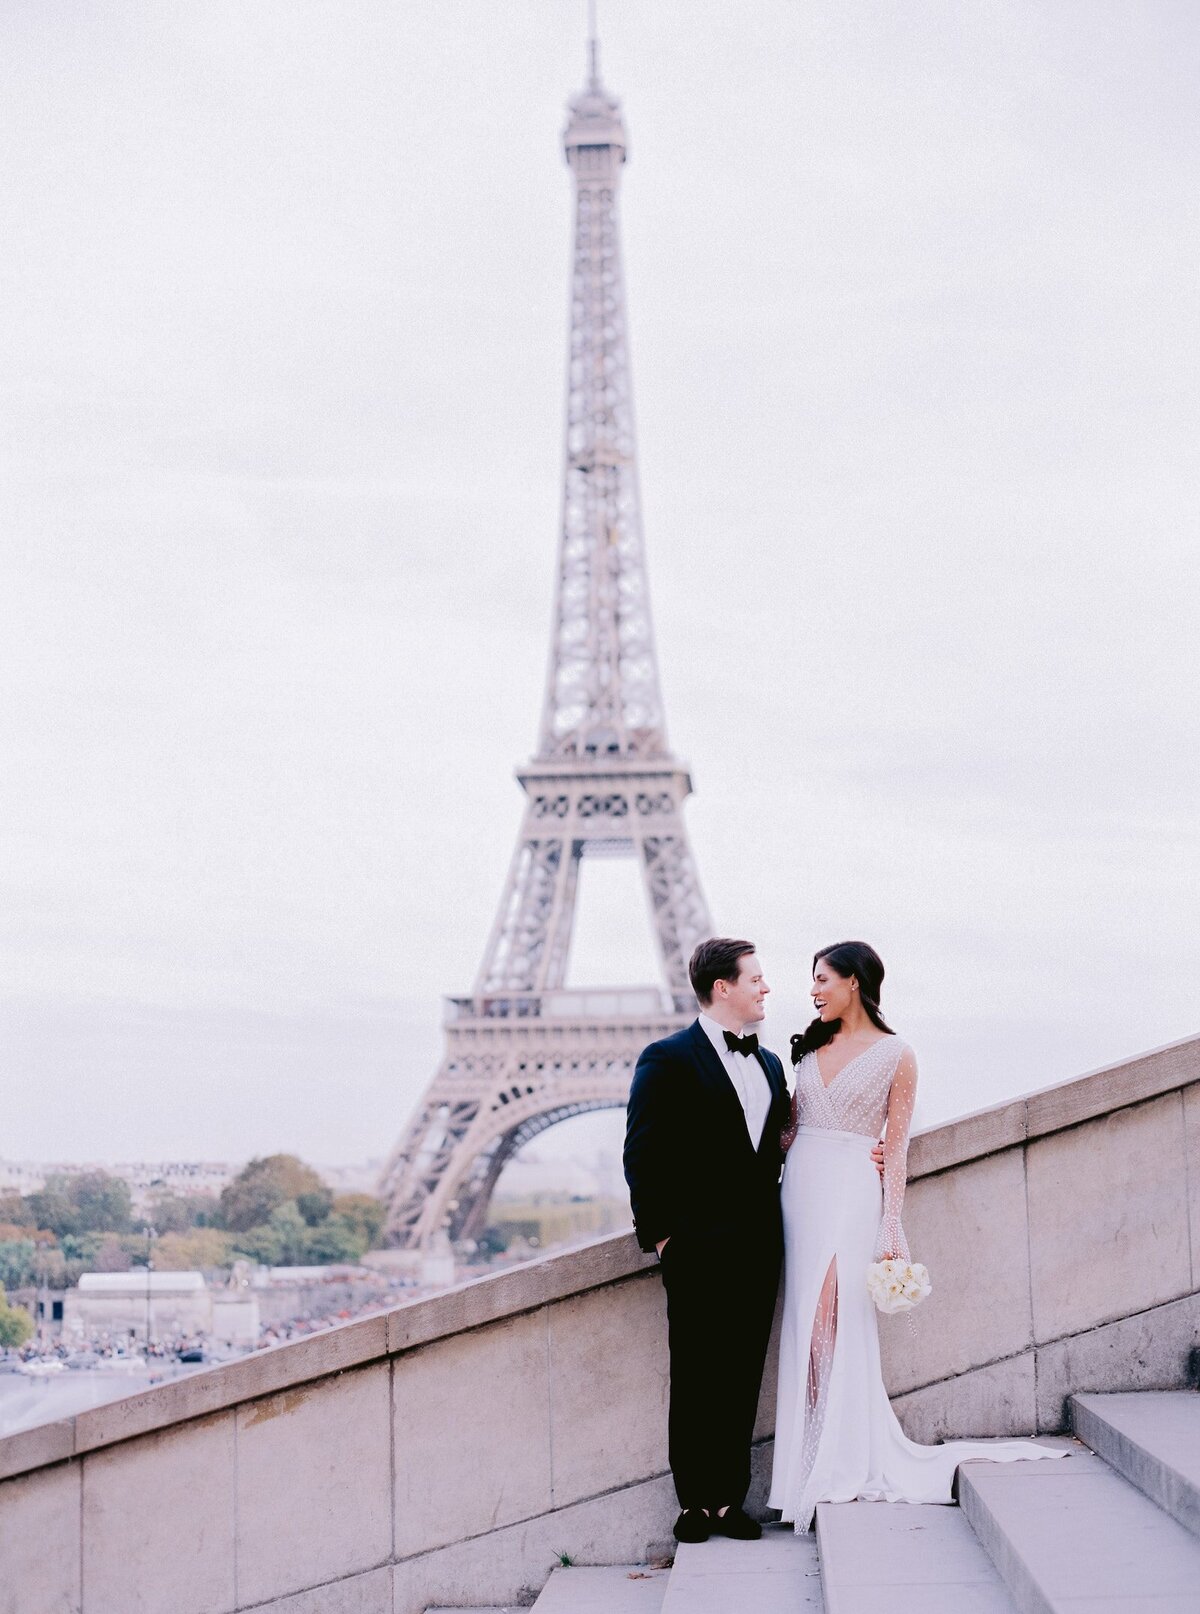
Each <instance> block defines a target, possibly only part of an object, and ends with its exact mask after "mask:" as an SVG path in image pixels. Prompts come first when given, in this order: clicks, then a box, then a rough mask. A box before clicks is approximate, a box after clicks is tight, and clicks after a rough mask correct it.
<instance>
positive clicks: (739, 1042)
mask: <svg viewBox="0 0 1200 1614" xmlns="http://www.w3.org/2000/svg"><path fill="white" fill-rule="evenodd" d="M725 1046H726V1048H728V1049H729V1052H730V1053H731V1054H756V1053H757V1052H758V1038H757V1036H756V1035H755V1034H754V1032H753V1031H752V1032H751V1033H750V1035H749V1036H748V1037H735V1036H734V1034H733V1032H732V1031H727V1032H726V1033H725Z"/></svg>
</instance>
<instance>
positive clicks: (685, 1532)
mask: <svg viewBox="0 0 1200 1614" xmlns="http://www.w3.org/2000/svg"><path fill="white" fill-rule="evenodd" d="M712 1525H713V1521H712V1520H711V1519H710V1518H709V1516H708V1514H707V1513H705V1511H704V1509H703V1508H684V1510H683V1512H682V1513H681V1514H680V1515H679V1517H678V1518H677V1519H676V1520H675V1539H676V1541H707V1540H708V1533H709V1531H710V1530H711V1529H712Z"/></svg>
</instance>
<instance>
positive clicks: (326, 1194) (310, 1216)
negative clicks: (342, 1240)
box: [296, 1188, 333, 1227]
mask: <svg viewBox="0 0 1200 1614" xmlns="http://www.w3.org/2000/svg"><path fill="white" fill-rule="evenodd" d="M296 1209H297V1210H298V1211H299V1212H300V1214H301V1216H303V1218H304V1220H305V1221H306V1222H307V1223H308V1225H309V1227H320V1225H321V1223H322V1222H324V1221H327V1220H328V1217H329V1213H330V1211H331V1210H332V1209H333V1192H332V1190H331V1189H329V1188H319V1189H316V1190H315V1191H314V1192H312V1193H308V1194H297V1195H296Z"/></svg>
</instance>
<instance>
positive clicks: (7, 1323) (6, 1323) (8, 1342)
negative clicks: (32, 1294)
mask: <svg viewBox="0 0 1200 1614" xmlns="http://www.w3.org/2000/svg"><path fill="white" fill-rule="evenodd" d="M32 1333H33V1318H32V1317H31V1316H30V1315H29V1313H28V1312H27V1311H26V1310H25V1308H24V1306H10V1305H9V1303H8V1296H7V1295H6V1294H5V1293H4V1291H3V1290H2V1289H0V1346H3V1347H5V1348H6V1349H7V1350H18V1349H20V1347H21V1346H22V1345H24V1343H25V1341H26V1340H27V1339H28V1338H29V1336H30V1335H31V1334H32Z"/></svg>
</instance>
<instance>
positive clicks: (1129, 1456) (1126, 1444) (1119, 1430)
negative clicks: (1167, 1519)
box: [1071, 1390, 1200, 1535]
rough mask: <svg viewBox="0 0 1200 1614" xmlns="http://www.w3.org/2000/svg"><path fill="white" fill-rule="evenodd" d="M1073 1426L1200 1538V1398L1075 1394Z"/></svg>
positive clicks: (1165, 1393) (1159, 1393)
mask: <svg viewBox="0 0 1200 1614" xmlns="http://www.w3.org/2000/svg"><path fill="white" fill-rule="evenodd" d="M1071 1422H1072V1426H1073V1427H1074V1430H1075V1433H1076V1434H1077V1435H1078V1436H1079V1438H1080V1440H1082V1441H1083V1442H1084V1443H1085V1445H1088V1446H1090V1447H1091V1448H1092V1450H1093V1451H1094V1452H1096V1453H1097V1454H1098V1455H1099V1456H1101V1457H1103V1458H1104V1461H1105V1462H1106V1463H1110V1464H1111V1465H1112V1467H1113V1468H1115V1469H1116V1470H1117V1472H1118V1473H1119V1474H1123V1475H1124V1476H1125V1478H1126V1479H1127V1480H1129V1482H1130V1483H1131V1484H1132V1485H1136V1486H1137V1488H1138V1490H1139V1491H1144V1492H1145V1493H1146V1495H1147V1496H1148V1497H1149V1498H1150V1499H1151V1501H1153V1502H1157V1503H1158V1505H1159V1507H1160V1508H1165V1509H1166V1511H1167V1512H1168V1513H1169V1514H1170V1515H1171V1517H1172V1518H1173V1519H1178V1521H1179V1523H1180V1524H1182V1525H1184V1526H1185V1527H1186V1528H1187V1529H1188V1530H1190V1531H1191V1532H1192V1534H1193V1535H1200V1395H1198V1394H1197V1393H1196V1391H1194V1390H1139V1391H1136V1392H1135V1393H1133V1394H1130V1395H1075V1396H1072V1397H1071Z"/></svg>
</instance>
